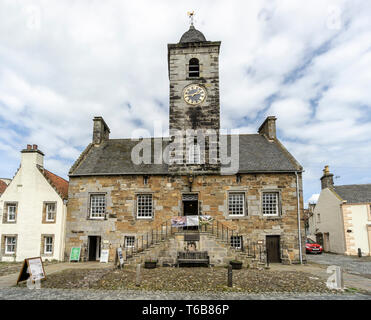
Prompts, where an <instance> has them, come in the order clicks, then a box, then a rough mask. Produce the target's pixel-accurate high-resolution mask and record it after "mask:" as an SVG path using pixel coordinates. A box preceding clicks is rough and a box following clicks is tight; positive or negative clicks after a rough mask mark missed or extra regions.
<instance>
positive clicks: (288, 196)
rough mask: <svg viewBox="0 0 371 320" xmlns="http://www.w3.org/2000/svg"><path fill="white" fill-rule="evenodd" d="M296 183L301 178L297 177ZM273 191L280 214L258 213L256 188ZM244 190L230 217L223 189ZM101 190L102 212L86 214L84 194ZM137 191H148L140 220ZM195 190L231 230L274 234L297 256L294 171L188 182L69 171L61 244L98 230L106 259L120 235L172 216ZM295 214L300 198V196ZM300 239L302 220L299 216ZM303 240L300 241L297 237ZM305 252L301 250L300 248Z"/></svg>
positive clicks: (256, 236) (208, 211)
mask: <svg viewBox="0 0 371 320" xmlns="http://www.w3.org/2000/svg"><path fill="white" fill-rule="evenodd" d="M300 184H301V183H300ZM265 190H266V191H272V190H274V191H278V192H279V194H280V198H281V211H282V213H281V215H280V216H279V217H266V216H263V215H262V192H263V191H265ZM230 191H240V192H245V195H246V197H245V198H246V202H247V215H246V216H244V217H238V218H237V217H234V218H231V217H230V216H228V214H227V204H228V192H230ZM96 192H99V193H106V202H107V208H106V217H105V218H104V219H103V220H90V219H89V218H88V216H89V214H88V207H89V195H90V194H91V193H96ZM138 193H151V194H152V195H153V206H154V215H153V218H152V219H146V220H140V219H138V218H137V217H136V214H135V210H136V207H135V199H136V195H137V194H138ZM183 193H197V194H198V199H199V205H200V212H201V214H204V215H211V216H213V217H214V219H216V220H218V221H220V222H222V223H223V224H224V225H227V226H229V227H231V228H233V229H235V230H236V231H235V232H236V233H238V234H240V235H243V236H244V238H246V239H250V240H253V241H257V240H265V237H266V235H280V237H281V241H282V242H283V244H284V245H285V247H287V249H288V250H289V251H290V252H291V253H292V257H291V258H292V259H294V260H295V259H297V258H298V221H297V198H296V177H295V174H243V175H242V176H241V182H239V183H238V182H237V180H236V176H220V175H203V176H196V177H195V178H194V180H193V183H190V182H189V180H188V177H187V176H150V177H149V181H148V184H147V185H144V183H143V177H142V176H104V177H71V179H70V184H69V201H68V213H67V224H66V250H65V255H66V256H68V254H69V252H70V249H71V247H72V246H82V247H85V248H86V246H87V241H88V236H101V239H102V241H105V243H106V244H107V247H108V248H110V260H113V259H114V257H115V249H116V248H117V247H119V246H120V245H121V246H123V245H124V238H125V236H136V237H138V236H141V235H145V234H146V233H147V232H149V231H150V230H151V229H152V228H155V227H158V226H160V225H161V224H162V223H164V222H166V221H167V222H168V223H170V219H171V217H173V216H181V215H183V212H182V211H183V206H182V194H183ZM300 208H301V217H303V212H302V209H303V199H302V197H301V198H300ZM301 227H302V235H303V239H302V240H304V225H303V220H302V221H301ZM303 245H304V241H303ZM304 252H305V251H304Z"/></svg>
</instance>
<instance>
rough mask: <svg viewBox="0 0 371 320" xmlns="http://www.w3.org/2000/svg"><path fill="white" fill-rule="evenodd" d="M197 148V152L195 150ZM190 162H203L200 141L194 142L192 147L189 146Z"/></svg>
mask: <svg viewBox="0 0 371 320" xmlns="http://www.w3.org/2000/svg"><path fill="white" fill-rule="evenodd" d="M196 150H197V152H195V151H196ZM196 156H197V159H196ZM188 163H189V164H201V147H200V145H199V144H198V143H192V144H191V146H190V148H188Z"/></svg>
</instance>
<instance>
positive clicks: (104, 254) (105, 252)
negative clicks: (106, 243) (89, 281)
mask: <svg viewBox="0 0 371 320" xmlns="http://www.w3.org/2000/svg"><path fill="white" fill-rule="evenodd" d="M108 255H109V250H108V249H102V251H101V253H100V262H108Z"/></svg>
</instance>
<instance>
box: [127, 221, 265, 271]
mask: <svg viewBox="0 0 371 320" xmlns="http://www.w3.org/2000/svg"><path fill="white" fill-rule="evenodd" d="M216 223H218V224H219V225H217V226H215V225H213V226H208V227H205V228H200V230H195V231H193V230H188V231H185V230H180V229H177V228H171V227H169V225H168V224H166V225H165V224H162V225H161V226H160V229H156V230H155V231H153V230H151V232H150V233H148V234H146V235H144V236H141V237H139V241H137V243H136V245H137V246H135V247H134V248H131V249H129V250H128V249H125V250H123V251H124V252H123V254H124V259H125V263H126V264H130V265H134V264H138V263H140V264H142V263H144V261H146V260H149V259H151V260H157V261H158V264H159V265H161V266H173V265H175V264H176V259H177V252H178V251H185V250H186V248H187V241H185V239H184V238H185V235H187V234H194V235H196V236H198V237H199V241H197V245H198V248H196V250H197V251H207V252H208V255H209V257H210V264H211V265H213V266H223V265H227V264H228V263H229V261H230V260H239V261H242V262H243V266H244V267H247V266H250V267H253V268H259V267H264V265H265V260H264V257H265V256H264V252H263V251H264V250H263V248H262V247H261V248H260V251H259V252H257V251H256V250H254V251H255V255H254V254H253V252H252V250H248V248H246V247H245V248H244V249H245V250H239V249H235V248H233V247H231V245H230V240H229V239H230V238H229V236H228V235H238V234H236V233H233V231H232V230H231V229H229V228H228V227H226V226H225V225H223V226H222V227H221V228H220V226H221V223H220V222H216ZM220 230H222V231H221V232H220ZM159 232H160V233H159Z"/></svg>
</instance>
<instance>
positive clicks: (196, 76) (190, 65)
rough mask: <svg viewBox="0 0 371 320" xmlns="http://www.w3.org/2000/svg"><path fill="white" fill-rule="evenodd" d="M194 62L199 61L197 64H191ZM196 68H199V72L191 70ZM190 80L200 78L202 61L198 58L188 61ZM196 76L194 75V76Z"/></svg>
mask: <svg viewBox="0 0 371 320" xmlns="http://www.w3.org/2000/svg"><path fill="white" fill-rule="evenodd" d="M192 60H194V61H197V64H191V61H192ZM192 67H193V68H195V67H198V70H191V68H192ZM187 69H188V70H187V71H188V78H192V79H194V78H199V77H200V71H201V70H200V60H199V59H198V58H195V57H193V58H191V59H189V61H188V68H187ZM193 74H194V75H193Z"/></svg>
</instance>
